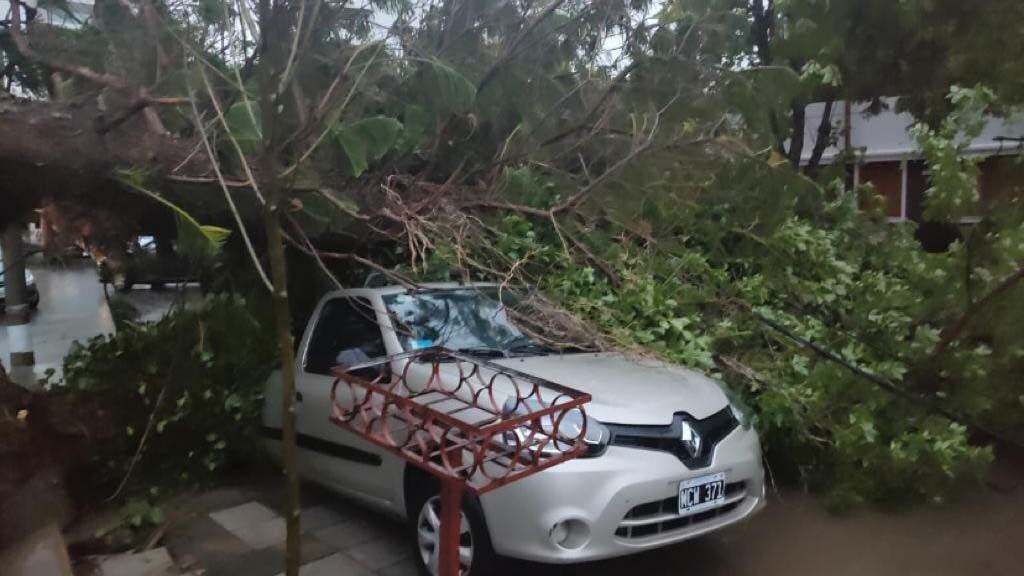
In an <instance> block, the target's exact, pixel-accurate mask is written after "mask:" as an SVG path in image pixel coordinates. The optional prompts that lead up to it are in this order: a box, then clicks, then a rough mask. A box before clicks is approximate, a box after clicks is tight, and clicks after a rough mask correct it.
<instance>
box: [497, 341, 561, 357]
mask: <svg viewBox="0 0 1024 576" xmlns="http://www.w3.org/2000/svg"><path fill="white" fill-rule="evenodd" d="M505 349H506V350H508V351H509V352H511V353H513V354H524V353H529V354H536V355H538V356H544V355H547V354H550V353H551V352H552V348H551V347H550V346H545V345H543V344H537V343H536V342H524V343H522V344H514V345H512V346H506V347H505Z"/></svg>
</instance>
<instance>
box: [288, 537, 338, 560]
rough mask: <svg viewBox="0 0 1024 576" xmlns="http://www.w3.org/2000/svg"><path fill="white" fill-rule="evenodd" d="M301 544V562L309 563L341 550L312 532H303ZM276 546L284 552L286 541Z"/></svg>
mask: <svg viewBox="0 0 1024 576" xmlns="http://www.w3.org/2000/svg"><path fill="white" fill-rule="evenodd" d="M299 545H300V547H301V549H302V562H301V564H309V563H310V562H313V561H316V560H319V559H321V558H324V557H326V556H330V555H331V554H334V553H335V552H339V550H338V549H337V548H335V547H334V546H333V545H331V544H329V543H327V542H324V541H323V540H321V539H319V538H317V537H316V536H313V535H312V534H303V535H302V538H301V540H300V543H299ZM274 548H275V549H276V550H279V551H280V552H281V553H282V554H284V552H285V542H281V543H280V544H276V545H274Z"/></svg>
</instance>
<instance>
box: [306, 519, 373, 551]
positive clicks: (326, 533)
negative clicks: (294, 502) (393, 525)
mask: <svg viewBox="0 0 1024 576" xmlns="http://www.w3.org/2000/svg"><path fill="white" fill-rule="evenodd" d="M313 536H316V537H317V538H319V539H320V540H323V541H324V542H326V543H328V544H330V545H332V546H334V547H335V548H337V549H338V550H347V549H349V548H351V547H353V546H356V545H359V544H363V543H364V542H369V541H371V540H377V539H380V538H384V537H385V536H387V532H386V531H385V530H384V528H383V527H382V526H381V525H380V524H379V523H375V522H368V521H366V520H363V519H358V520H351V521H349V522H345V523H343V524H337V525H334V526H330V527H327V528H322V529H320V530H317V531H315V532H313Z"/></svg>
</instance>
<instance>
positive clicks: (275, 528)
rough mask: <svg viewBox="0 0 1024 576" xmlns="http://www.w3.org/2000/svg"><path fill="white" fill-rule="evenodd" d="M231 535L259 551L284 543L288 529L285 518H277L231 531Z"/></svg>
mask: <svg viewBox="0 0 1024 576" xmlns="http://www.w3.org/2000/svg"><path fill="white" fill-rule="evenodd" d="M231 533H232V534H234V535H235V536H237V537H238V538H240V539H241V540H242V542H245V543H246V544H248V545H249V546H251V547H252V548H256V549H257V550H258V549H260V548H267V547H268V546H274V545H276V544H280V543H282V542H284V539H285V534H286V533H287V527H286V526H285V523H284V518H281V517H277V518H272V519H270V520H266V521H264V522H259V523H257V524H252V525H250V526H246V527H244V528H238V529H235V530H231Z"/></svg>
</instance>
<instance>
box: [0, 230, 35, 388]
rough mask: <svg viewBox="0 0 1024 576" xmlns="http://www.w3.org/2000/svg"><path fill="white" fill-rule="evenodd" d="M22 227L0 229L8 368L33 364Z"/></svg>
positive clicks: (33, 354) (33, 353)
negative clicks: (8, 357)
mask: <svg viewBox="0 0 1024 576" xmlns="http://www.w3.org/2000/svg"><path fill="white" fill-rule="evenodd" d="M24 229H25V225H24V224H22V223H20V222H17V221H16V222H10V223H8V225H7V228H6V229H5V230H4V241H3V248H4V283H5V290H6V315H7V342H8V345H9V348H10V353H11V367H12V368H15V367H18V366H32V365H33V364H35V363H36V360H35V352H34V351H33V350H32V348H33V346H32V331H31V329H30V327H29V319H30V314H31V312H30V310H29V302H28V301H29V296H28V285H27V284H26V282H25V254H24V246H23V245H22V240H21V234H22V231H23V230H24Z"/></svg>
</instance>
